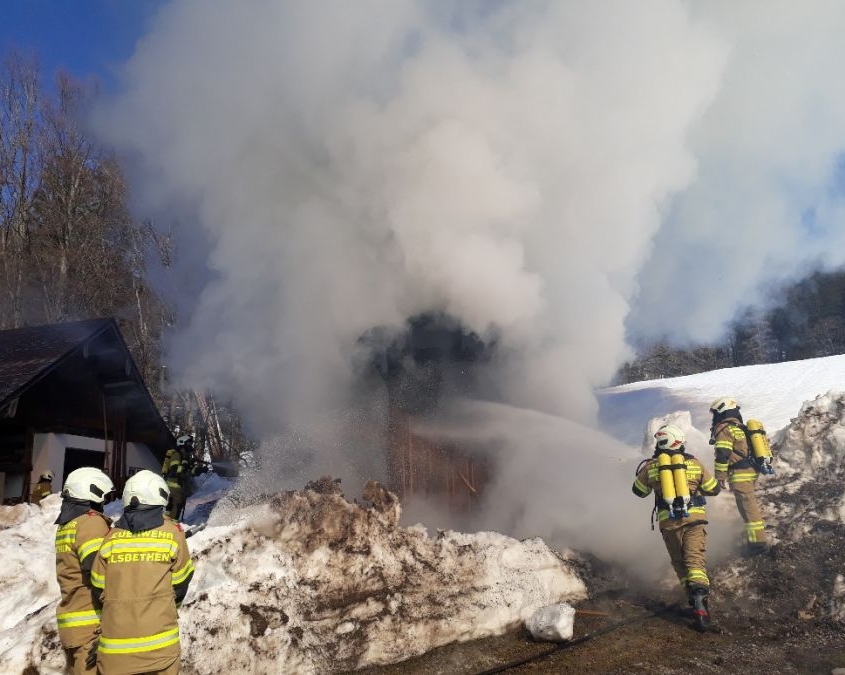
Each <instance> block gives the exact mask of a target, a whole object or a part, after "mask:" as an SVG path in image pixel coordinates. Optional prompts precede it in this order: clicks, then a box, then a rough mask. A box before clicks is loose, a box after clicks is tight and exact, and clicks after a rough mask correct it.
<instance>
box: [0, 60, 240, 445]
mask: <svg viewBox="0 0 845 675" xmlns="http://www.w3.org/2000/svg"><path fill="white" fill-rule="evenodd" d="M97 95H98V91H97V87H96V85H89V86H83V85H82V84H81V83H79V82H77V81H75V80H74V79H73V78H71V77H70V76H69V75H67V74H65V73H59V74H58V75H57V76H56V79H55V82H54V83H53V84H52V86H48V85H47V83H45V82H43V81H42V78H41V76H40V70H39V66H38V63H37V60H36V59H35V58H34V57H31V56H27V55H23V54H21V53H19V52H17V51H14V50H13V51H10V52H8V53H6V54H4V55H2V63H0V330H4V329H9V328H19V327H22V326H33V325H40V324H48V323H62V322H66V321H75V320H81V319H90V318H99V317H106V316H109V317H114V318H115V319H116V320H117V322H118V324H119V325H120V328H121V332H122V333H123V337H124V339H125V340H126V342H127V345H128V347H129V350H130V352H131V353H132V356H133V359H134V360H135V363H136V365H137V366H138V369H139V370H140V372H141V374H142V376H143V377H144V380H145V381H146V383H147V385H148V387H149V389H150V393H151V394H152V395H153V398H154V399H155V401H156V404H157V405H158V406H159V409H160V410H161V411H162V413H163V415H164V417H165V419H166V420H167V421H168V423H169V424H170V425H171V426H172V427H173V429H174V430H177V429H181V430H182V432H183V433H184V431H186V430H188V429H190V430H193V431H195V432H196V433H197V434H198V435H199V439H198V440H199V441H200V442H202V441H203V440H204V439H206V438H216V439H217V440H218V441H220V440H221V439H222V440H223V441H224V445H225V446H226V447H227V448H228V449H229V451H230V453H231V454H235V455H237V454H239V453H240V451H241V449H244V448H246V449H249V448H250V447H251V445H252V444H251V443H250V442H249V441H248V440H247V439H246V437H245V436H244V434H243V432H242V429H241V423H240V418H239V416H238V414H237V411H236V410H235V409H234V408H233V407H232V406H227V405H221V404H220V403H219V402H217V401H215V400H214V397H213V395H208V393H205V392H204V393H203V394H202V395H201V397H200V400H202V405H198V404H197V396H196V395H195V392H190V391H189V392H185V391H174V390H172V389H171V388H170V387H169V383H168V381H167V377H166V372H167V371H166V369H165V368H164V367H163V353H162V341H163V337H164V335H165V332H166V331H167V330H168V329H169V328H170V327H171V326H173V325H174V324H175V322H176V321H177V320H178V317H177V316H176V314H175V311H174V309H173V306H172V305H171V303H169V302H168V299H167V298H166V297H164V295H163V294H162V293H161V292H159V290H158V289H157V286H156V285H155V284H154V283H152V279H153V275H166V274H167V272H168V269H169V268H170V266H171V264H172V263H173V260H174V256H176V255H178V251H177V250H176V247H175V245H174V241H173V239H172V238H171V237H170V236H169V235H168V234H167V233H166V231H163V229H162V228H160V227H157V226H156V225H155V224H154V223H152V222H150V221H145V220H139V219H137V218H135V217H133V215H132V214H131V212H130V209H129V206H128V204H129V196H130V195H129V190H128V187H127V183H126V180H125V176H124V173H123V171H122V169H121V166H120V163H119V161H118V158H117V157H116V155H115V154H114V152H112V151H111V150H110V149H109V148H107V147H104V146H103V145H101V144H99V143H98V142H97V141H96V140H95V139H94V138H93V136H92V135H91V134H90V133H89V132H88V131H87V129H86V128H85V125H84V122H83V120H84V113H85V111H86V107H87V106H88V105H89V104H90V103H91V102H92V101H93V100H95V98H96V96H97ZM209 410H212V411H214V415H212V416H211V417H213V418H214V419H211V420H210V419H207V418H208V417H209V415H208V411H209Z"/></svg>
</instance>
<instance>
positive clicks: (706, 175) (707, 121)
mask: <svg viewBox="0 0 845 675" xmlns="http://www.w3.org/2000/svg"><path fill="white" fill-rule="evenodd" d="M843 29H845V6H843V5H842V4H841V3H837V2H822V1H816V2H813V3H812V7H811V8H809V7H807V6H805V5H801V6H799V5H798V4H796V3H792V2H746V3H742V4H741V5H737V4H736V3H733V2H722V3H719V2H709V3H695V4H693V3H687V2H682V1H680V0H678V1H673V0H653V1H646V2H637V3H633V2H625V1H619V2H611V1H603V2H589V3H588V2H563V1H556V0H555V1H548V2H542V1H537V2H495V3H494V2H434V3H425V2H410V1H402V0H361V1H360V2H340V1H338V2H329V1H327V0H326V1H323V0H319V1H313V2H281V1H276V0H255V1H250V2H238V3H232V2H222V1H220V2H214V1H212V2H209V1H207V0H176V1H174V2H172V3H171V4H169V5H167V6H165V7H164V8H163V9H162V10H161V11H160V13H159V15H158V17H157V20H156V21H155V22H154V24H153V27H152V29H151V32H150V33H149V34H148V35H147V36H146V37H145V38H144V39H143V40H141V41H140V42H139V44H138V47H137V50H136V52H135V54H134V56H133V58H132V59H131V60H130V62H129V63H128V64H127V66H126V69H125V73H124V84H125V88H124V90H123V93H121V94H120V95H119V96H117V97H116V99H114V100H112V101H111V102H110V103H109V104H108V105H107V106H105V107H104V108H102V109H101V110H100V113H99V115H98V119H97V126H98V128H99V129H101V130H102V133H103V135H104V136H105V137H106V139H107V140H110V141H111V142H112V143H114V144H115V145H117V146H118V147H119V148H120V149H121V150H123V151H124V152H125V153H126V155H127V156H129V157H131V158H132V159H133V160H134V162H135V167H136V173H135V175H136V181H135V183H134V186H135V193H136V195H137V200H138V205H139V209H141V210H143V212H144V213H145V214H146V215H152V216H154V217H157V218H159V219H162V220H164V219H168V218H170V219H172V218H175V217H177V216H178V218H179V219H180V220H181V221H182V222H183V223H184V224H186V225H185V227H186V229H187V231H188V233H190V232H195V233H196V234H197V237H198V239H200V240H201V241H203V242H205V243H204V244H203V245H204V246H205V245H207V246H208V247H209V250H210V255H209V258H208V260H207V265H208V267H209V268H210V270H211V272H212V274H213V279H212V280H211V281H210V282H209V283H208V284H207V285H206V286H205V288H204V290H203V291H202V293H201V294H200V295H199V296H198V297H196V298H195V299H194V311H193V314H192V317H191V322H190V325H189V326H187V327H186V328H185V329H184V330H182V331H181V332H180V334H179V335H178V336H177V339H176V342H175V344H174V345H173V348H172V350H171V356H172V361H173V365H174V366H175V367H176V368H177V370H178V371H179V372H181V373H182V374H183V376H184V378H185V380H186V381H187V382H190V383H192V384H194V385H196V386H205V385H208V386H211V387H213V388H214V389H216V390H218V391H220V390H221V389H222V388H224V387H225V388H228V389H229V391H230V392H231V394H232V395H233V396H234V397H235V398H236V399H237V400H238V401H239V403H241V405H242V406H243V407H244V409H245V410H246V411H247V413H248V415H249V416H250V421H251V422H252V423H253V425H254V428H257V429H259V430H262V431H268V432H269V431H272V430H274V429H276V428H278V426H279V425H281V424H284V423H286V422H289V421H297V422H298V421H301V420H303V419H307V418H308V417H310V416H312V415H316V414H325V411H326V410H327V409H328V410H330V409H332V408H333V407H336V406H338V405H340V404H341V403H342V398H343V394H344V392H345V391H346V385H347V384H348V383H349V381H350V374H351V363H352V357H351V355H352V353H353V351H354V349H355V345H356V342H357V340H358V339H359V338H360V336H361V335H362V334H363V333H365V332H366V331H368V330H369V329H371V328H373V327H375V326H388V327H394V328H396V329H399V328H400V327H401V326H402V324H403V322H404V321H405V319H406V318H407V317H409V316H414V315H417V314H420V313H423V312H443V313H445V314H448V315H451V316H453V317H456V318H458V319H460V320H461V321H462V322H463V324H464V326H466V327H467V328H469V329H471V330H474V331H476V332H477V333H478V334H480V335H481V336H486V335H488V334H490V332H491V331H494V330H495V332H496V334H497V335H499V336H500V341H499V351H498V353H499V354H505V355H507V359H504V360H502V361H496V362H494V363H493V364H491V369H492V370H493V372H494V373H495V375H496V376H497V378H498V381H499V383H500V387H499V388H500V390H503V391H505V392H506V394H507V396H506V399H507V400H506V402H507V403H511V404H514V405H516V406H519V407H520V408H523V409H534V410H539V411H543V412H544V413H551V414H553V415H560V416H563V417H565V418H567V419H568V420H570V421H573V422H576V423H582V424H586V425H590V424H593V422H594V420H595V413H596V402H595V399H594V396H593V390H594V388H595V387H596V386H597V385H602V384H605V383H606V382H607V381H608V380H609V378H610V377H611V376H612V374H613V373H614V371H615V370H616V368H617V367H618V365H619V364H620V363H621V362H622V361H623V360H624V359H625V358H626V357H627V356H628V355H629V353H628V348H627V346H626V339H625V335H626V332H625V331H626V322H627V326H628V328H629V329H631V330H633V331H634V332H636V333H638V334H642V333H648V332H652V333H655V334H662V333H668V334H670V335H671V336H675V337H678V338H679V339H700V340H707V339H710V338H713V337H715V336H717V335H718V331H719V330H720V328H721V327H722V325H723V324H724V322H726V321H727V320H729V319H730V318H731V316H730V313H731V310H732V309H733V308H734V306H735V304H736V303H740V302H744V301H746V300H752V299H753V297H752V292H753V291H755V290H756V289H757V288H758V287H760V285H761V284H762V283H764V282H766V281H767V280H770V279H772V278H774V277H776V276H777V275H779V274H784V273H785V274H789V273H792V272H794V271H795V270H796V269H798V268H799V267H800V266H801V265H802V264H806V263H807V262H808V261H809V260H810V259H813V258H815V257H819V258H820V260H821V262H824V263H826V264H833V263H838V262H841V258H842V257H843V256H845V253H843V251H845V247H843V246H841V245H840V246H836V244H841V243H842V242H841V241H840V240H841V238H842V237H845V234H843V233H845V227H842V226H841V223H840V222H839V221H840V220H841V218H842V215H841V214H842V212H843V211H842V202H841V199H840V197H841V194H842V191H841V190H840V189H838V186H836V184H835V180H836V178H837V177H838V174H837V171H838V170H839V169H838V166H839V165H838V164H837V161H836V160H837V157H838V153H839V151H840V148H841V147H843V142H842V141H843V139H845V115H843V114H842V113H843V112H845V111H843V107H845V93H843V90H842V88H841V87H836V84H835V83H836V82H837V79H836V78H834V77H833V72H834V69H835V68H837V67H838V64H840V63H842V62H843V58H842V57H843V56H845V54H843V50H845V42H843V41H841V39H840V35H842V33H843ZM192 228H193V229H192ZM810 235H813V237H815V238H814V239H812V241H813V242H814V243H813V244H812V245H809V244H808V241H810ZM189 245H190V244H188V243H186V241H185V240H183V247H184V246H189ZM805 253H806V254H805ZM632 303H635V304H634V306H633V310H632ZM667 412H669V411H667ZM646 422H647V420H645V419H644V420H643V424H644V425H645V424H646ZM549 428H552V427H549ZM567 428H570V427H567ZM582 438H583V439H584V442H589V443H592V444H596V443H599V441H598V440H597V439H596V436H595V435H589V434H586V435H585V434H580V435H579V434H574V437H572V438H570V439H568V440H569V442H571V443H574V444H578V443H580V442H581V441H582ZM564 440H565V439H562V444H561V451H560V453H556V452H554V451H551V450H549V451H548V452H547V451H546V450H544V451H543V453H542V454H541V455H538V456H535V457H532V456H531V454H530V453H531V452H532V447H531V444H530V443H529V444H526V447H524V448H519V452H520V453H525V459H524V461H516V462H515V464H518V465H519V466H518V469H519V470H518V471H515V472H514V473H513V480H511V481H509V480H508V477H507V476H501V477H499V483H498V484H499V485H500V486H501V489H502V500H503V502H500V506H502V505H503V504H505V503H507V500H508V499H509V497H508V496H507V494H506V493H507V490H508V489H510V488H513V494H514V495H516V496H515V497H514V498H513V503H515V504H518V503H519V501H520V500H522V499H524V498H525V495H526V494H530V495H532V498H533V499H534V500H535V501H536V502H538V503H539V502H541V501H544V500H546V501H547V502H548V504H549V508H550V509H551V510H554V508H555V506H554V503H555V498H556V495H557V494H558V490H557V488H556V484H555V482H554V481H551V484H550V485H549V486H548V488H547V489H546V488H542V487H538V486H540V483H537V484H534V485H532V478H531V477H530V476H526V475H525V469H526V467H530V466H537V467H538V470H540V471H544V472H546V475H547V476H549V475H559V476H560V478H561V480H565V477H566V471H565V465H566V461H567V457H570V458H571V457H572V455H568V454H567V447H566V443H564V442H563V441H564ZM543 447H544V448H547V449H548V448H549V444H548V442H547V441H543ZM606 452H607V453H608V454H610V455H614V456H615V455H617V454H618V447H616V446H613V445H612V444H611V443H610V442H609V441H608V449H607V451H606ZM558 460H559V461H560V464H561V466H560V467H555V466H554V463H555V462H556V461H558ZM550 464H551V465H552V466H550ZM507 466H508V464H505V468H506V467H507ZM541 467H542V468H541ZM580 475H581V474H579V476H580ZM590 475H592V474H591V472H586V473H585V474H584V476H582V478H583V480H580V479H579V481H580V482H579V485H578V489H582V490H584V494H585V495H586V494H587V492H590V493H591V494H592V493H595V491H596V486H595V485H594V484H591V483H590V481H589V479H588V477H589V476H590ZM626 480H627V476H626ZM614 485H615V483H614ZM617 488H618V489H620V490H622V491H623V492H625V493H626V494H627V489H628V486H627V485H623V486H621V487H620V486H616V485H615V488H614V489H617ZM606 493H607V490H605V494H606ZM570 497H571V496H570ZM575 501H576V502H577V499H576V500H575ZM535 507H536V505H535ZM562 517H563V516H562Z"/></svg>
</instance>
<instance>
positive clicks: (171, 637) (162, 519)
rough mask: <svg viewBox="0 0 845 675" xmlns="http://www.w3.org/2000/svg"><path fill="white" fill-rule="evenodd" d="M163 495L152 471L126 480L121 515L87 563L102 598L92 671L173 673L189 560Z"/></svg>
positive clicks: (162, 487)
mask: <svg viewBox="0 0 845 675" xmlns="http://www.w3.org/2000/svg"><path fill="white" fill-rule="evenodd" d="M169 496H170V495H169V492H168V490H167V484H166V483H165V482H164V479H163V478H162V477H161V476H159V475H158V474H156V473H154V472H152V471H147V470H142V471H139V472H138V473H136V474H134V475H133V476H132V477H130V478H129V480H127V481H126V486H125V487H124V490H123V504H124V511H123V515H122V516H121V518H120V519H119V520H118V521H117V522H116V523H115V525H114V528H113V529H112V530H111V532H110V533H109V534H108V536H107V537H106V538H105V541H104V542H103V545H102V548H100V552H99V554H98V555H97V558H96V560H95V561H94V567H93V569H92V570H91V581H92V583H93V585H94V587H95V588H98V589H100V592H101V597H102V600H103V614H102V634H101V636H100V641H99V647H98V650H97V666H98V668H99V671H98V672H99V673H100V675H124V674H128V673H156V674H159V675H174V674H176V673H178V672H179V667H180V663H179V658H180V648H179V623H178V619H177V609H178V607H179V605H180V604H181V603H182V600H183V599H184V597H185V594H186V593H187V591H188V584H189V583H190V581H191V577H192V576H193V574H194V565H193V562H192V561H191V556H190V553H189V552H188V545H187V542H186V541H185V535H184V533H183V532H182V529H181V528H180V527H179V525H178V524H177V523H175V522H173V520H171V519H170V518H169V517H167V516H166V515H165V514H164V507H165V505H166V504H167V500H168V497H169Z"/></svg>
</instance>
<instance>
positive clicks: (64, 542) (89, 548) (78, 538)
mask: <svg viewBox="0 0 845 675" xmlns="http://www.w3.org/2000/svg"><path fill="white" fill-rule="evenodd" d="M108 531H109V521H108V520H107V519H106V517H105V516H104V515H103V514H101V513H97V512H96V511H89V512H88V513H86V514H83V515H81V516H78V517H77V518H74V519H73V520H71V521H69V522H67V523H65V524H64V525H61V526H59V528H58V529H57V530H56V578H57V580H58V582H59V588H60V590H61V594H62V599H61V602H60V603H59V606H58V607H57V608H56V623H57V624H58V626H59V638H60V639H61V641H62V646H63V647H65V648H66V649H70V648H73V647H79V646H81V645H83V644H85V643H86V642H88V640H90V639H91V636H92V635H93V634H94V633H95V632H96V631H97V628H98V627H99V625H100V607H101V605H100V603H99V600H98V599H96V597H95V594H94V593H92V583H91V577H90V570H91V566H92V564H93V562H94V557H95V555H96V553H97V551H98V550H99V549H100V546H101V545H102V543H103V538H104V537H105V536H106V535H107V534H108Z"/></svg>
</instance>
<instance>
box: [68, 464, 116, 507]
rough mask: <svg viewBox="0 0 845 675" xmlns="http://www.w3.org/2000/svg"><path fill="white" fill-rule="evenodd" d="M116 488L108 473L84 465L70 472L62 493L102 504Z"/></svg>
mask: <svg viewBox="0 0 845 675" xmlns="http://www.w3.org/2000/svg"><path fill="white" fill-rule="evenodd" d="M112 490H114V483H112V482H111V478H109V477H108V476H107V475H106V474H104V473H103V472H102V471H101V470H100V469H95V468H94V467H93V466H84V467H82V468H81V469H76V470H74V471H71V472H70V473H69V474H68V477H67V480H66V481H65V487H64V490H63V491H62V495H63V496H65V497H73V498H75V499H86V500H88V501H89V502H95V503H97V504H102V503H103V502H104V501H105V499H106V495H107V494H108V493H109V492H111V491H112Z"/></svg>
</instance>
